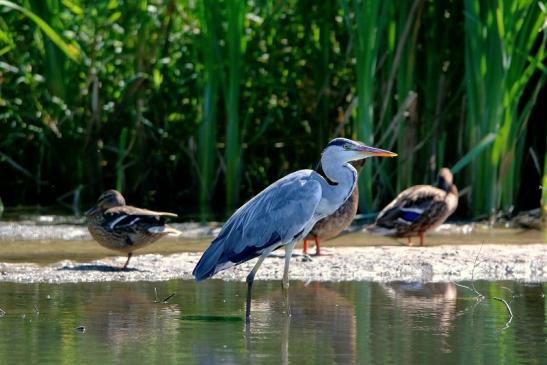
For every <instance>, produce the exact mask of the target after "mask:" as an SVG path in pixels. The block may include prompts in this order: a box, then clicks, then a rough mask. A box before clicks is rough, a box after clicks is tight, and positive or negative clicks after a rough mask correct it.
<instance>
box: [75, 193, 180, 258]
mask: <svg viewBox="0 0 547 365" xmlns="http://www.w3.org/2000/svg"><path fill="white" fill-rule="evenodd" d="M176 216H177V215H176V214H174V213H167V212H155V211H152V210H147V209H141V208H136V207H133V206H130V205H125V199H124V198H123V196H122V195H121V194H120V193H119V192H118V191H116V190H108V191H106V192H104V193H103V194H102V195H101V196H100V197H99V199H98V201H97V204H96V205H95V206H93V207H92V208H91V209H90V210H88V211H87V212H86V218H87V227H88V229H89V232H90V233H91V235H92V236H93V238H94V239H95V240H96V241H97V242H98V243H99V244H100V245H102V246H104V247H106V248H109V249H112V250H116V251H119V252H124V253H127V255H128V258H127V262H126V264H125V265H124V268H126V267H127V264H128V263H129V260H130V259H131V255H132V253H133V251H135V250H137V249H139V248H142V247H144V246H147V245H149V244H151V243H153V242H155V241H157V240H158V239H160V238H161V237H163V236H165V235H168V234H172V235H178V234H180V232H179V231H177V230H176V229H174V228H172V227H169V226H167V225H166V224H165V217H176Z"/></svg>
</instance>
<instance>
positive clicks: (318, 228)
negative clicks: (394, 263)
mask: <svg viewBox="0 0 547 365" xmlns="http://www.w3.org/2000/svg"><path fill="white" fill-rule="evenodd" d="M365 161H366V160H358V161H352V162H350V163H351V164H352V165H353V167H355V169H356V170H357V173H359V172H361V170H362V169H363V166H364V165H365ZM358 206H359V187H358V186H357V185H356V186H355V189H353V192H352V193H351V195H350V196H349V198H348V199H347V200H346V202H345V203H344V204H342V206H341V207H340V208H338V210H337V211H336V212H334V213H333V214H331V215H329V216H328V217H325V218H323V219H321V220H320V221H319V222H317V223H316V224H315V226H313V228H312V230H311V231H310V233H309V234H308V235H307V236H306V238H305V239H304V254H307V246H308V245H307V241H308V240H314V241H315V247H316V249H315V254H316V255H320V253H321V248H320V247H321V246H320V245H321V243H320V242H321V241H326V240H329V239H331V238H334V237H336V236H338V235H339V234H340V233H341V232H342V231H343V230H344V229H346V228H347V227H348V226H349V225H350V224H351V222H352V221H353V218H355V214H357V208H358Z"/></svg>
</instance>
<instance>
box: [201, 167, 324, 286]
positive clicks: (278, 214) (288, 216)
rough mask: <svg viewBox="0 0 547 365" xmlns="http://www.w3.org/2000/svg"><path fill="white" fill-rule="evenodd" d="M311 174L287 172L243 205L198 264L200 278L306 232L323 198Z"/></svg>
mask: <svg viewBox="0 0 547 365" xmlns="http://www.w3.org/2000/svg"><path fill="white" fill-rule="evenodd" d="M309 175H310V174H309V172H307V171H305V170H304V171H297V172H295V173H292V174H290V175H287V176H285V177H284V178H282V179H280V180H278V181H276V182H275V183H273V184H272V185H270V186H269V187H268V188H266V189H265V190H263V191H262V192H261V193H260V194H258V195H257V196H255V197H254V198H253V199H251V200H250V201H248V202H247V203H246V204H245V205H243V206H242V207H241V208H239V209H238V210H237V211H236V212H235V213H234V215H232V217H230V219H229V220H228V221H227V222H226V223H225V224H224V226H223V227H222V230H221V231H220V233H219V235H218V236H217V237H216V238H215V239H214V240H213V242H212V243H211V245H210V246H209V248H207V250H206V251H205V252H204V254H203V256H202V257H201V259H200V261H199V262H198V264H197V265H196V267H195V269H194V272H193V274H194V276H195V277H196V279H197V280H201V279H205V278H208V277H211V276H213V275H214V274H215V273H217V272H218V271H220V270H223V269H225V268H228V267H230V266H233V265H236V264H239V263H241V262H244V261H247V260H250V259H252V258H254V257H257V256H259V255H261V254H262V253H264V251H267V250H272V249H275V248H277V247H279V246H281V245H283V244H285V243H287V242H290V241H291V240H293V239H294V238H296V237H299V235H301V234H303V233H306V232H304V230H306V229H310V228H311V226H312V223H313V222H312V220H313V219H314V212H315V209H316V207H317V205H318V204H319V201H320V200H321V185H320V184H319V182H318V181H315V180H313V179H311V178H310V176H309Z"/></svg>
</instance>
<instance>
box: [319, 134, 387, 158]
mask: <svg viewBox="0 0 547 365" xmlns="http://www.w3.org/2000/svg"><path fill="white" fill-rule="evenodd" d="M395 156H397V154H396V153H393V152H390V151H386V150H381V149H379V148H375V147H370V146H367V145H365V144H364V143H363V142H357V141H352V140H351V139H347V138H335V139H333V140H332V141H330V142H329V144H328V145H327V147H325V150H324V151H323V157H327V158H329V159H330V158H333V159H335V160H337V161H340V162H351V161H357V160H363V159H365V158H368V157H395Z"/></svg>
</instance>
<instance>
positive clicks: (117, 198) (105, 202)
mask: <svg viewBox="0 0 547 365" xmlns="http://www.w3.org/2000/svg"><path fill="white" fill-rule="evenodd" d="M124 205H125V199H124V198H123V196H122V194H120V192H119V191H117V190H114V189H111V190H107V191H105V192H104V193H102V194H101V196H100V197H99V199H98V200H97V204H95V205H94V206H93V207H91V209H89V210H88V211H87V212H85V215H90V214H94V213H96V212H99V211H100V212H104V211H105V210H108V209H110V208H114V207H121V206H124Z"/></svg>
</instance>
